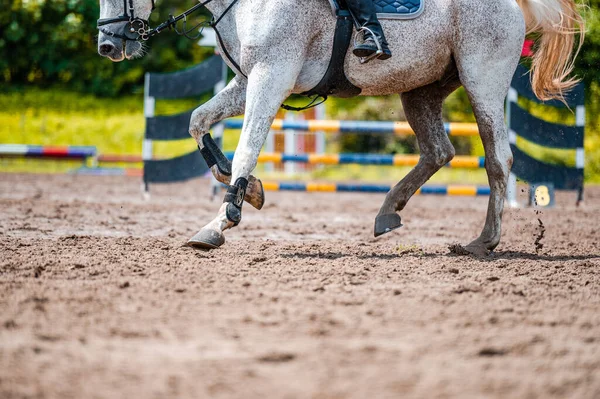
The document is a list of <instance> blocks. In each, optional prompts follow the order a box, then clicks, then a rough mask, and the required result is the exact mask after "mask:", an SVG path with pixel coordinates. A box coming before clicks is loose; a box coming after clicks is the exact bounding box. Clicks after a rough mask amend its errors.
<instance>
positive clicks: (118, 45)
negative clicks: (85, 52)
mask: <svg viewBox="0 0 600 399" xmlns="http://www.w3.org/2000/svg"><path fill="white" fill-rule="evenodd" d="M153 9H154V0H100V19H99V20H98V30H99V35H98V53H99V54H100V55H101V56H103V57H108V58H110V59H111V60H112V61H115V62H119V61H123V59H125V58H127V59H132V58H136V57H141V56H142V55H143V46H142V43H141V42H140V40H145V39H147V33H148V31H149V27H148V18H149V17H150V13H151V12H152V10H153Z"/></svg>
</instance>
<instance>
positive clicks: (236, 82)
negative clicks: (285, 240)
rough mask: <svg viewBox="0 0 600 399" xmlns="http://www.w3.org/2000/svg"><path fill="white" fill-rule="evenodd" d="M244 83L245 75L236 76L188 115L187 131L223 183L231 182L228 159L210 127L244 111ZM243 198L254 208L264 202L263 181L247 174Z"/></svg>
mask: <svg viewBox="0 0 600 399" xmlns="http://www.w3.org/2000/svg"><path fill="white" fill-rule="evenodd" d="M246 83H247V81H246V79H245V78H240V77H238V76H236V77H235V78H233V79H232V80H231V82H229V84H228V85H227V86H226V87H225V88H224V89H223V90H221V91H220V92H219V93H217V94H216V95H215V96H214V97H213V98H211V99H210V100H209V101H207V102H206V103H204V104H202V105H201V106H199V107H198V108H196V110H194V112H193V113H192V117H191V119H190V135H191V136H192V137H193V138H194V139H195V140H196V142H197V143H198V149H199V150H200V153H201V154H202V157H203V158H204V160H205V161H206V163H207V164H208V166H209V167H210V170H211V172H212V174H213V175H214V176H215V178H216V179H217V180H218V181H220V182H221V183H224V184H229V183H230V182H231V169H232V168H231V162H230V161H229V160H228V159H227V158H226V157H225V155H224V154H223V152H222V151H221V149H220V148H219V146H218V145H217V144H216V143H215V141H214V140H213V138H212V137H211V135H210V133H209V131H210V127H211V126H212V125H214V124H215V123H217V122H220V121H222V120H223V119H225V118H230V117H232V116H238V115H241V114H243V113H244V108H245V106H246ZM244 199H245V200H246V201H247V202H248V203H249V204H250V205H252V206H253V207H255V208H256V209H261V208H262V206H263V205H264V202H265V194H264V191H263V187H262V183H261V182H260V180H259V179H257V178H255V177H254V176H249V177H248V189H247V190H246V195H245V198H244Z"/></svg>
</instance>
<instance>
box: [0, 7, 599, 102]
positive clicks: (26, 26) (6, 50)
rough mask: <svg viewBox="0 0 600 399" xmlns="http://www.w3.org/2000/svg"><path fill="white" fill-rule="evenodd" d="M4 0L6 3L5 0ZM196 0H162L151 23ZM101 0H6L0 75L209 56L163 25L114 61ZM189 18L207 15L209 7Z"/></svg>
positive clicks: (52, 80)
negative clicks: (99, 50) (137, 55)
mask: <svg viewBox="0 0 600 399" xmlns="http://www.w3.org/2000/svg"><path fill="white" fill-rule="evenodd" d="M578 1H579V2H580V3H582V4H583V3H584V1H585V4H588V5H589V6H588V7H586V8H585V16H586V19H587V28H588V35H587V37H586V41H585V44H584V47H583V49H582V51H581V53H580V55H579V57H578V60H577V68H576V73H577V75H578V76H580V77H582V78H583V80H584V81H585V83H586V85H587V86H588V88H589V87H591V84H592V82H600V0H578ZM5 4H6V5H5ZM194 4H196V2H195V1H194V0H168V1H164V2H161V3H160V4H159V6H158V7H157V9H156V10H155V11H154V12H153V14H152V17H151V20H150V22H151V25H153V26H156V25H157V24H158V23H160V22H162V21H164V20H166V19H167V18H168V16H169V14H177V13H178V12H181V11H183V10H185V9H187V8H189V7H191V6H193V5H194ZM98 16H99V6H98V0H4V1H3V6H2V7H1V9H0V83H4V84H9V85H28V84H34V85H38V86H42V87H43V86H49V85H57V84H58V85H63V86H66V87H68V88H72V89H77V90H81V91H86V92H92V93H95V94H99V95H105V96H114V95H117V94H122V93H128V92H133V91H135V90H141V87H142V84H143V75H144V72H145V71H147V70H149V71H170V70H178V69H182V68H185V67H188V66H190V65H193V64H195V63H197V62H199V61H201V60H202V59H204V57H206V56H207V54H208V53H209V52H210V49H203V48H200V47H198V46H197V45H196V43H195V41H191V40H187V39H185V38H181V37H179V36H177V35H174V34H173V33H168V32H164V33H163V34H161V35H159V36H157V37H154V38H153V39H152V40H151V41H150V42H151V45H152V51H149V52H148V55H147V56H145V57H144V58H142V59H141V60H136V61H129V62H122V63H118V64H113V63H112V62H111V61H110V60H108V59H104V58H99V56H98V55H97V54H96V36H97V30H96V19H97V18H98ZM194 18H199V19H201V18H208V13H207V12H206V11H204V15H201V14H198V15H196V16H194V17H193V18H192V19H194Z"/></svg>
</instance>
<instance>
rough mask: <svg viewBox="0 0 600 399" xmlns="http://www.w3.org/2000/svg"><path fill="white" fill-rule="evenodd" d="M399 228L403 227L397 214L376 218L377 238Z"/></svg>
mask: <svg viewBox="0 0 600 399" xmlns="http://www.w3.org/2000/svg"><path fill="white" fill-rule="evenodd" d="M399 227H402V220H401V219H400V215H398V214H397V213H388V214H387V215H379V216H377V217H376V218H375V237H379V236H380V235H383V234H385V233H389V232H390V231H392V230H396V229H397V228H399Z"/></svg>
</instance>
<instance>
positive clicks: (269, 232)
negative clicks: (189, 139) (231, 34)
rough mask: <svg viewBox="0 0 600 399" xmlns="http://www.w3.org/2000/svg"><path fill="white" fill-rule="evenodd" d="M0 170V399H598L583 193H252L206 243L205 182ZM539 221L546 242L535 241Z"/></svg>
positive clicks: (596, 267) (596, 192) (597, 287)
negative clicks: (257, 200)
mask: <svg viewBox="0 0 600 399" xmlns="http://www.w3.org/2000/svg"><path fill="white" fill-rule="evenodd" d="M139 188H140V182H139V179H138V178H128V177H102V178H101V177H85V176H68V175H66V176H54V175H52V176H43V175H15V174H1V175H0V398H176V397H182V398H192V397H194V398H200V397H211V398H212V397H214V398H370V399H373V398H400V397H402V398H438V397H439V398H599V397H600V244H599V238H600V188H598V187H590V188H589V189H587V190H586V202H585V204H586V205H585V207H584V208H576V207H575V205H574V202H575V195H574V193H564V194H561V195H559V196H558V205H557V206H556V207H555V208H554V209H550V210H544V211H543V212H541V213H540V214H536V212H535V211H534V210H533V209H527V208H524V209H515V210H512V209H511V210H507V211H506V212H505V215H504V231H503V239H502V243H501V244H500V246H499V247H498V248H497V250H496V252H495V253H494V254H493V255H492V256H490V257H489V258H486V259H477V258H473V257H465V256H457V255H453V254H451V253H450V252H449V250H448V246H449V245H451V244H455V243H462V244H466V243H468V242H469V241H470V240H472V239H473V238H475V237H476V236H477V235H478V234H479V232H480V230H481V228H482V226H483V221H484V217H485V210H486V207H487V198H459V197H437V196H434V197H426V196H421V197H415V198H413V199H412V200H411V202H410V203H409V205H408V207H407V209H405V210H404V211H403V212H402V217H403V223H404V224H405V226H404V227H403V228H401V229H399V230H397V231H395V232H393V233H391V234H388V235H386V236H383V237H381V238H378V239H374V238H373V237H372V228H373V219H374V216H375V214H376V213H377V210H378V208H379V206H380V204H381V203H382V201H383V198H384V196H383V195H377V194H375V195H374V194H326V193H324V194H304V193H270V192H269V193H267V203H266V205H265V207H264V209H263V210H262V211H260V212H259V211H256V210H254V209H252V208H251V207H250V206H246V207H245V208H244V220H243V222H242V224H241V225H240V226H239V227H238V228H236V229H234V230H232V231H229V232H228V234H227V243H226V244H225V246H224V247H223V248H221V249H219V250H215V251H211V252H201V251H197V250H194V249H191V248H187V247H184V246H183V244H185V242H186V240H187V239H188V238H189V237H191V236H192V235H193V234H194V233H196V231H197V230H198V229H199V228H200V227H202V225H203V224H204V223H206V222H208V221H209V220H210V219H212V217H213V216H214V215H215V212H216V210H217V209H218V207H219V203H218V202H210V201H209V200H208V198H207V192H208V188H207V182H205V181H203V180H196V181H193V182H188V183H185V184H176V185H166V186H153V188H152V198H151V199H150V200H149V201H144V200H143V199H142V197H141V195H140V191H139ZM538 218H539V219H541V220H542V221H543V224H544V226H545V229H546V231H545V235H544V238H543V239H542V241H541V244H543V247H542V248H541V250H539V251H538V252H536V245H535V240H536V237H537V236H538V235H539V231H540V230H539V222H538Z"/></svg>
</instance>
